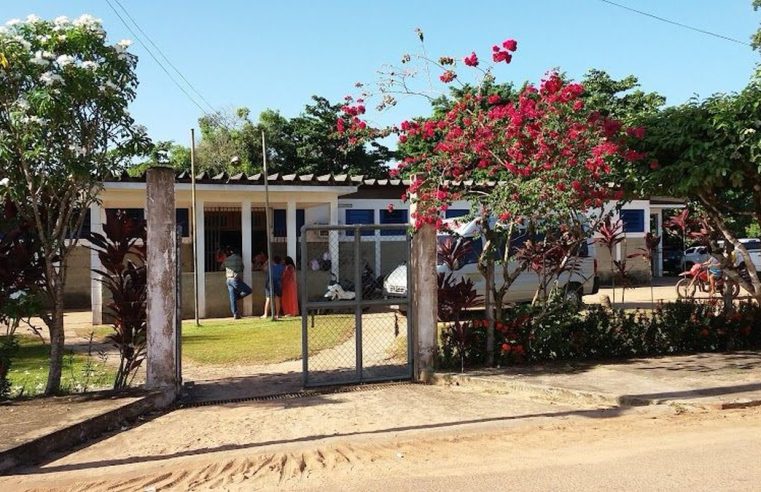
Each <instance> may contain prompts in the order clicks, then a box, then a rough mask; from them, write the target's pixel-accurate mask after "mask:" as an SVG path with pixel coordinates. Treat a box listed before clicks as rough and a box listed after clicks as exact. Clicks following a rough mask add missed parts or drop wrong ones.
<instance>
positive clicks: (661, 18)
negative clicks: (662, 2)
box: [600, 0, 750, 46]
mask: <svg viewBox="0 0 761 492" xmlns="http://www.w3.org/2000/svg"><path fill="white" fill-rule="evenodd" d="M600 1H601V2H603V3H607V4H608V5H613V6H615V7H619V8H622V9H624V10H628V11H630V12H634V13H636V14H640V15H644V16H645V17H650V18H651V19H655V20H659V21H661V22H666V23H668V24H672V25H674V26H679V27H681V28H684V29H689V30H691V31H695V32H699V33H701V34H707V35H708V36H713V37H715V38H719V39H723V40H725V41H731V42H733V43H737V44H742V45H744V46H750V43H747V42H745V41H740V40H739V39H736V38H731V37H729V36H725V35H723V34H718V33H715V32H711V31H706V30H705V29H700V28H698V27H693V26H690V25H687V24H682V23H681V22H677V21H673V20H671V19H666V18H665V17H660V16H657V15H655V14H651V13H649V12H643V11H642V10H637V9H634V8H631V7H627V6H626V5H621V4H620V3H616V2H611V1H610V0H600Z"/></svg>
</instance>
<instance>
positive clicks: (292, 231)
mask: <svg viewBox="0 0 761 492" xmlns="http://www.w3.org/2000/svg"><path fill="white" fill-rule="evenodd" d="M285 232H286V236H287V238H286V240H287V241H288V243H287V248H286V251H287V255H288V256H290V257H291V258H293V261H296V251H298V244H299V243H298V232H297V228H296V202H295V201H293V200H288V206H287V208H286V209H285Z"/></svg>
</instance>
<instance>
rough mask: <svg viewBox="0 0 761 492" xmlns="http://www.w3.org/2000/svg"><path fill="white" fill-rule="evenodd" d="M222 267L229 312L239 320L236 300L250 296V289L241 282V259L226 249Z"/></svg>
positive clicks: (235, 252) (238, 255) (229, 249)
mask: <svg viewBox="0 0 761 492" xmlns="http://www.w3.org/2000/svg"><path fill="white" fill-rule="evenodd" d="M222 266H223V267H224V268H225V278H226V283H227V291H228V293H229V295H230V311H232V314H233V318H235V319H241V314H240V311H239V310H238V299H243V298H244V297H246V296H247V295H249V294H251V287H249V286H248V285H246V283H245V282H244V281H243V258H241V256H240V254H238V252H237V251H235V250H233V249H232V248H228V249H227V251H225V259H224V261H223V262H222Z"/></svg>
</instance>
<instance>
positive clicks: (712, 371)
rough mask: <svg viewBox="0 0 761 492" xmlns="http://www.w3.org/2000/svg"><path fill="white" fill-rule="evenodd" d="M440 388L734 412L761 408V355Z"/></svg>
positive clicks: (499, 372) (626, 365)
mask: <svg viewBox="0 0 761 492" xmlns="http://www.w3.org/2000/svg"><path fill="white" fill-rule="evenodd" d="M437 382H439V383H440V384H461V385H474V386H480V387H482V388H489V389H490V390H492V391H504V392H507V393H512V394H521V395H525V396H528V397H533V398H542V399H549V400H554V401H562V402H563V403H566V404H569V403H573V402H574V401H587V402H590V401H596V402H598V403H600V404H606V405H650V404H662V403H666V404H682V405H695V406H705V407H718V408H730V407H733V406H743V405H757V404H761V353H759V352H754V351H744V352H734V353H725V354H695V355H685V356H671V357H657V358H650V359H631V360H628V361H620V362H611V363H581V362H573V363H553V364H545V365H537V366H531V367H525V368H521V367H510V368H502V369H484V370H478V371H470V372H466V373H465V374H455V373H450V374H440V375H438V376H437Z"/></svg>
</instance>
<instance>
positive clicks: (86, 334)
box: [74, 325, 114, 342]
mask: <svg viewBox="0 0 761 492" xmlns="http://www.w3.org/2000/svg"><path fill="white" fill-rule="evenodd" d="M74 333H76V334H77V336H78V337H82V338H90V333H92V339H93V341H94V342H102V341H105V339H106V337H107V336H108V335H111V334H112V333H114V328H113V327H112V326H111V325H98V326H93V327H92V328H90V327H77V328H74Z"/></svg>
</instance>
